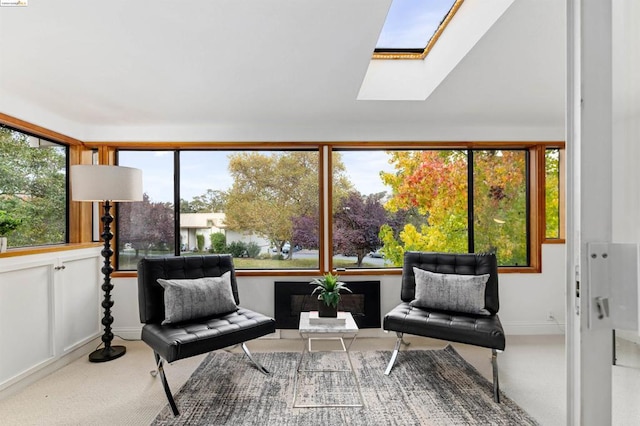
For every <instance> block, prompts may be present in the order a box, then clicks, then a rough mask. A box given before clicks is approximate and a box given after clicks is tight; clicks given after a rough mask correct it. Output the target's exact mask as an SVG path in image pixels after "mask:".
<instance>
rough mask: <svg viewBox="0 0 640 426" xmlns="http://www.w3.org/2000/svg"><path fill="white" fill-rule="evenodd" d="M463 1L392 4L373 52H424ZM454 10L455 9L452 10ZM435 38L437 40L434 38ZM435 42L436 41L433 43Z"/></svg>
mask: <svg viewBox="0 0 640 426" xmlns="http://www.w3.org/2000/svg"><path fill="white" fill-rule="evenodd" d="M460 3H462V0H393V3H392V4H391V8H390V9H389V13H388V14H387V19H386V21H385V23H384V27H383V28H382V32H381V33H380V38H379V39H378V43H377V44H376V50H375V51H376V52H423V51H425V54H426V49H427V47H429V44H430V41H431V40H432V38H434V35H436V34H437V35H439V31H438V29H439V28H440V27H441V25H442V29H441V30H440V32H441V31H442V30H443V29H444V26H445V25H446V22H448V20H447V15H449V13H450V12H451V16H453V14H454V13H455V11H456V10H457V8H458V7H459V6H460ZM454 6H456V7H455V8H454ZM436 38H437V37H436ZM434 41H435V39H434Z"/></svg>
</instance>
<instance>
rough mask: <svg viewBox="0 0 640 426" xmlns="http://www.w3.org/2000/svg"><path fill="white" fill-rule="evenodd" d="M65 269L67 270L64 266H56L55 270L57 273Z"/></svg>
mask: <svg viewBox="0 0 640 426" xmlns="http://www.w3.org/2000/svg"><path fill="white" fill-rule="evenodd" d="M64 268H66V266H64V265H62V266H56V267H54V268H53V269H55V270H56V271H59V270H61V269H64Z"/></svg>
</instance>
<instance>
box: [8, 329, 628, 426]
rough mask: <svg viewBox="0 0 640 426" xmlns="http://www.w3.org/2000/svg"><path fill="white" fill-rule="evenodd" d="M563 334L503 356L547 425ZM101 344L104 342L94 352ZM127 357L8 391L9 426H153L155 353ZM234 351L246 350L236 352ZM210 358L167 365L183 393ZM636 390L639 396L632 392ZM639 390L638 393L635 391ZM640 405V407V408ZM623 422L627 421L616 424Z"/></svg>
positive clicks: (414, 342)
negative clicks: (195, 372)
mask: <svg viewBox="0 0 640 426" xmlns="http://www.w3.org/2000/svg"><path fill="white" fill-rule="evenodd" d="M407 340H408V341H410V342H411V346H410V347H409V349H410V350H419V349H427V350H429V349H441V348H443V347H444V346H445V345H446V342H442V341H438V340H431V339H424V338H420V337H416V336H409V337H408V338H407ZM394 342H395V338H393V336H389V338H359V339H358V340H356V342H355V343H354V345H353V347H352V350H353V351H370V350H371V351H375V350H383V351H389V350H391V349H392V348H393V344H394ZM563 342H564V338H563V337H562V336H510V337H509V340H508V348H507V351H505V352H504V353H503V354H500V356H499V365H500V374H501V377H500V384H501V388H502V390H503V391H504V392H505V393H506V394H507V395H508V396H510V397H511V398H512V399H514V400H515V401H516V402H517V403H518V404H519V405H520V406H521V407H523V408H525V409H526V410H527V412H529V413H530V414H532V415H533V416H534V417H535V418H536V419H537V420H538V421H539V422H540V423H541V424H543V425H545V426H546V425H551V426H553V425H564V424H565V423H566V422H565V399H566V398H565V391H564V389H565V380H564V344H563ZM98 343H100V342H99V339H98V340H96V341H95V342H94V343H93V344H92V345H91V347H88V348H87V351H86V353H88V352H90V351H91V350H93V349H94V348H95V346H96V345H97V344H98ZM114 344H119V345H120V344H124V345H125V346H126V347H127V354H126V355H125V356H124V357H122V358H119V359H116V360H114V361H110V362H108V363H104V364H93V363H90V362H89V361H88V360H87V357H86V356H85V355H84V354H79V355H78V356H79V358H78V359H77V360H75V361H73V362H72V363H71V364H69V365H67V366H66V367H64V368H61V369H60V370H58V371H56V372H55V373H53V374H51V375H49V376H47V377H44V378H42V379H40V380H38V381H37V382H36V383H34V384H32V385H30V386H28V387H26V388H23V389H20V390H18V391H16V392H14V393H13V395H10V396H8V395H7V392H4V393H3V394H2V395H0V398H1V399H0V424H2V425H5V424H6V425H11V426H13V425H87V424H91V425H149V424H150V423H151V421H153V419H154V418H155V417H156V416H157V415H158V413H159V412H160V411H161V410H162V409H163V408H164V407H165V405H166V404H167V401H166V398H165V395H164V392H163V390H162V385H161V384H160V381H159V380H158V379H156V378H153V377H151V375H150V374H149V371H150V370H152V369H153V368H154V362H153V355H152V352H151V350H150V349H149V347H148V346H146V345H145V344H144V343H143V342H140V341H127V342H123V341H122V340H120V339H116V340H114ZM248 346H249V348H250V349H251V350H252V352H254V353H256V354H258V353H261V352H274V351H278V352H282V351H290V352H297V353H299V352H300V350H301V348H302V341H301V340H300V339H295V338H283V339H258V340H255V341H252V342H249V343H248ZM453 346H454V347H455V348H456V350H457V351H458V352H459V353H460V354H461V355H462V356H463V357H464V359H465V360H467V361H468V362H470V363H471V364H472V365H473V366H474V367H475V368H476V369H478V370H479V371H480V372H481V373H482V374H483V376H485V377H486V378H489V379H490V378H491V364H490V355H491V352H490V351H489V350H486V349H484V348H478V347H474V346H468V345H458V344H454V345H453ZM233 352H234V353H241V350H240V349H237V348H236V349H234V350H233ZM203 358H204V356H200V357H194V358H191V359H186V360H181V361H179V362H176V363H174V364H173V365H168V366H167V367H166V370H167V375H168V377H169V380H170V383H171V386H172V389H173V390H174V392H178V391H179V389H180V387H181V386H182V385H183V384H184V382H185V381H186V380H187V379H188V378H189V376H190V375H191V373H192V372H193V371H194V370H195V368H196V367H197V366H198V364H199V363H200V361H201V360H202V359H203ZM629 395H631V394H629ZM634 395H637V393H635V394H634ZM637 405H638V404H636V406H637ZM616 424H623V423H616Z"/></svg>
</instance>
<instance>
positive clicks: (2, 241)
mask: <svg viewBox="0 0 640 426" xmlns="http://www.w3.org/2000/svg"><path fill="white" fill-rule="evenodd" d="M5 251H7V237H0V253H4V252H5Z"/></svg>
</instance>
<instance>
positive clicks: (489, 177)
mask: <svg viewBox="0 0 640 426" xmlns="http://www.w3.org/2000/svg"><path fill="white" fill-rule="evenodd" d="M471 152H472V154H473V242H474V244H473V247H472V250H471V251H473V252H491V253H495V254H496V257H497V258H498V265H500V266H527V265H529V252H528V249H529V244H528V243H529V241H528V235H529V232H528V229H529V226H528V217H529V209H528V202H527V199H528V198H527V194H528V191H527V187H528V182H527V151H525V150H485V151H471Z"/></svg>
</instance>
